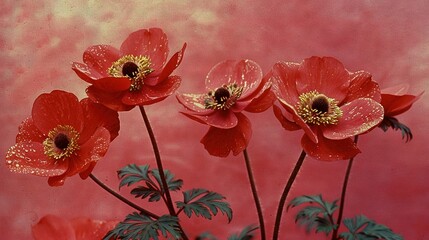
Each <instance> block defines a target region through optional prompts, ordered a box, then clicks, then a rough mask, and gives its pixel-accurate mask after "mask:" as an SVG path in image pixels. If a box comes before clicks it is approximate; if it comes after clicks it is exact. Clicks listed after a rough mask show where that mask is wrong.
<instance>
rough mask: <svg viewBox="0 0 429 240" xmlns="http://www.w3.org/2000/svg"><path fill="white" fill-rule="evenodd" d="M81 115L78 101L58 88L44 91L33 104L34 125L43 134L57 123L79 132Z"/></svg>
mask: <svg viewBox="0 0 429 240" xmlns="http://www.w3.org/2000/svg"><path fill="white" fill-rule="evenodd" d="M82 117H83V115H82V109H81V107H80V104H79V101H78V99H77V97H76V96H75V95H74V94H72V93H68V92H64V91H59V90H55V91H52V92H51V93H44V94H42V95H40V96H39V97H37V99H36V100H35V101H34V104H33V110H32V118H33V121H34V125H35V126H36V127H37V128H38V129H39V130H40V131H41V132H43V133H45V134H46V133H48V132H49V131H51V130H52V129H53V128H55V127H57V126H58V125H70V126H72V127H73V128H74V129H75V130H76V131H78V132H80V131H81V129H82Z"/></svg>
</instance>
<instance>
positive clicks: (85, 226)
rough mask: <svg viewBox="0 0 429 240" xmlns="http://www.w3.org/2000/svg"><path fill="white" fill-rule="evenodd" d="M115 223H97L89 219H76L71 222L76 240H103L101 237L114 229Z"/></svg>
mask: <svg viewBox="0 0 429 240" xmlns="http://www.w3.org/2000/svg"><path fill="white" fill-rule="evenodd" d="M117 223H118V222H117V221H107V222H106V221H97V220H92V219H89V218H77V219H73V220H72V221H71V224H72V226H73V228H74V230H75V233H76V240H93V239H103V237H104V236H105V235H106V234H107V232H109V231H110V230H112V229H113V228H115V225H116V224H117Z"/></svg>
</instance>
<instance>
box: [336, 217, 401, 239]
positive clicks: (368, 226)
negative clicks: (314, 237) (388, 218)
mask: <svg viewBox="0 0 429 240" xmlns="http://www.w3.org/2000/svg"><path fill="white" fill-rule="evenodd" d="M343 223H344V225H345V226H346V227H347V229H348V230H349V232H348V233H347V232H345V233H341V234H340V235H339V236H340V237H342V238H344V239H346V240H373V239H385V240H403V238H402V237H401V236H400V235H398V234H395V233H394V232H393V231H392V230H391V229H390V228H388V227H387V226H385V225H382V224H377V223H376V222H375V221H373V220H370V219H368V218H367V217H365V216H364V215H358V216H356V217H354V218H348V219H344V220H343Z"/></svg>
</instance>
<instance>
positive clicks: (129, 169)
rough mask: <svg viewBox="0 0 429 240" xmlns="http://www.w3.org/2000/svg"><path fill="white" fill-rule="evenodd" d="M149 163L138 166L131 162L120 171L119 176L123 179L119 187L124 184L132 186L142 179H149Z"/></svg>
mask: <svg viewBox="0 0 429 240" xmlns="http://www.w3.org/2000/svg"><path fill="white" fill-rule="evenodd" d="M148 174H149V165H144V166H137V165H135V164H130V165H127V166H125V167H124V168H122V169H120V170H119V171H118V177H119V179H121V182H120V183H119V188H121V187H123V186H125V185H126V186H131V185H133V184H135V183H138V182H140V181H147V180H150V179H149V175H148Z"/></svg>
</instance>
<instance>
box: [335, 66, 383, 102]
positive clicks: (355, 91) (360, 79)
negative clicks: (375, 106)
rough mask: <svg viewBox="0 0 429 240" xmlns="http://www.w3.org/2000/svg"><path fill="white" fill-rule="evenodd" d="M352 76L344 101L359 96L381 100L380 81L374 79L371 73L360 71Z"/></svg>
mask: <svg viewBox="0 0 429 240" xmlns="http://www.w3.org/2000/svg"><path fill="white" fill-rule="evenodd" d="M350 76H351V78H352V80H351V83H350V86H349V92H348V94H347V97H346V98H345V99H344V101H343V102H344V103H347V102H351V101H353V100H355V99H358V98H371V99H373V100H374V101H376V102H380V101H381V94H380V87H379V86H378V83H376V82H375V81H373V80H372V76H371V74H369V73H367V72H364V71H359V72H355V73H351V74H350ZM340 105H341V104H340Z"/></svg>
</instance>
